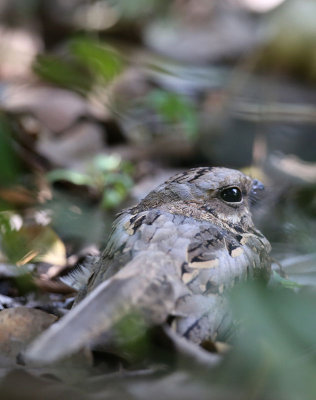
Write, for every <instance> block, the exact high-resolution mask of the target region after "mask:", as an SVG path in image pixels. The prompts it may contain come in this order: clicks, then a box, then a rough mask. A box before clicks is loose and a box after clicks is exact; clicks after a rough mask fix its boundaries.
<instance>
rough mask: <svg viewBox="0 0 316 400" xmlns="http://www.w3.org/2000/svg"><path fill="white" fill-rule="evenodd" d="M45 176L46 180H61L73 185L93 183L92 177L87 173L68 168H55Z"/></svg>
mask: <svg viewBox="0 0 316 400" xmlns="http://www.w3.org/2000/svg"><path fill="white" fill-rule="evenodd" d="M46 176H47V179H48V181H49V182H52V183H54V182H57V181H62V180H63V181H67V182H71V183H73V184H74V185H93V179H92V178H91V177H90V176H89V175H86V174H82V173H80V172H76V171H72V170H70V169H55V170H53V171H51V172H49V173H48V174H47V175H46Z"/></svg>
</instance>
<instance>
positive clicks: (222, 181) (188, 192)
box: [140, 167, 264, 228]
mask: <svg viewBox="0 0 316 400" xmlns="http://www.w3.org/2000/svg"><path fill="white" fill-rule="evenodd" d="M263 189H264V186H263V184H262V183H261V182H259V181H258V180H255V179H252V178H250V177H249V176H247V175H245V174H243V173H242V172H240V171H237V170H234V169H229V168H221V167H206V168H193V169H190V170H189V171H187V172H183V173H180V174H177V175H175V176H173V177H171V178H170V179H169V180H167V181H166V182H165V183H163V184H161V185H160V186H158V187H157V188H156V189H155V190H153V191H152V192H150V193H149V194H148V196H147V197H145V199H144V200H143V201H142V202H141V203H140V206H144V207H145V208H147V209H148V208H154V207H160V208H163V209H167V210H169V211H170V212H172V213H180V214H184V215H188V216H194V217H197V215H196V210H199V215H200V218H201V219H208V216H212V217H214V218H217V219H219V220H221V221H223V222H225V223H227V224H228V225H237V224H241V225H244V226H245V228H247V227H249V226H252V225H253V223H252V219H251V213H250V208H251V206H252V205H253V203H254V202H255V201H256V200H257V199H258V197H260V192H262V191H263ZM193 210H195V211H193ZM191 211H192V212H191Z"/></svg>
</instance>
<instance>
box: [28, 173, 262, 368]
mask: <svg viewBox="0 0 316 400" xmlns="http://www.w3.org/2000/svg"><path fill="white" fill-rule="evenodd" d="M262 190H263V185H262V184H261V183H260V182H259V181H257V180H253V179H251V178H250V177H248V176H246V175H244V174H243V173H241V172H239V171H237V170H233V169H227V168H219V167H206V168H194V169H191V170H189V171H187V172H183V173H180V174H177V175H176V176H173V177H171V178H170V179H169V180H168V181H166V182H165V183H163V184H161V185H160V186H158V187H157V188H156V189H155V190H153V191H151V192H150V193H149V194H148V195H147V196H146V197H145V198H144V199H143V200H142V201H140V203H139V204H138V205H136V206H135V207H131V208H129V209H127V210H124V211H122V212H121V213H120V214H119V215H118V217H117V219H116V220H115V222H114V226H113V231H112V233H111V236H110V239H109V241H108V243H107V246H106V248H105V250H104V252H103V254H102V256H101V257H100V259H99V261H98V262H97V263H96V264H95V265H94V266H93V271H92V274H91V276H90V278H89V280H88V283H87V284H86V285H85V287H84V288H83V289H81V290H80V291H79V294H78V297H77V301H76V305H75V306H74V307H73V309H72V310H71V311H70V312H69V313H68V314H67V315H66V316H65V317H63V318H62V319H61V320H59V321H58V322H57V323H56V324H54V325H53V326H52V327H50V328H49V329H48V330H47V331H45V332H44V333H43V334H42V335H41V336H40V337H39V338H38V339H37V340H35V342H34V343H33V344H32V345H31V347H30V348H29V349H28V351H27V357H28V358H29V359H33V360H40V361H42V362H50V361H54V360H56V359H58V358H61V357H63V356H65V355H68V354H71V353H73V352H75V351H76V350H78V349H79V348H81V347H83V346H84V345H86V344H87V343H91V342H93V341H95V340H97V339H98V337H100V335H101V334H103V336H104V335H105V336H104V337H106V334H107V333H110V332H111V330H113V327H114V326H115V325H116V324H118V323H119V321H120V320H122V319H123V318H124V317H125V316H127V315H129V314H132V313H134V312H137V313H138V314H139V315H141V316H142V319H143V321H144V324H145V326H148V327H150V326H154V325H160V324H164V323H167V321H168V323H169V324H171V327H172V329H174V330H175V331H176V332H177V333H178V334H179V335H181V336H184V337H186V338H187V339H189V340H191V341H193V342H195V343H197V344H201V343H203V342H204V341H208V340H214V339H215V338H216V336H217V335H218V334H220V333H221V331H223V330H225V329H226V327H227V323H226V322H227V321H226V319H227V304H226V298H225V293H226V291H227V289H229V288H232V287H233V286H234V284H235V283H236V282H240V281H244V280H246V279H248V278H255V277H256V276H259V275H260V276H266V277H268V276H269V274H270V258H269V252H270V244H269V242H268V240H267V239H266V238H265V237H264V236H263V235H262V234H261V232H260V231H258V230H257V229H256V228H255V226H254V224H253V221H252V216H251V212H250V208H251V205H252V202H253V201H254V200H255V199H256V198H257V197H258V195H259V194H260V193H259V192H260V191H262ZM109 335H110V334H109Z"/></svg>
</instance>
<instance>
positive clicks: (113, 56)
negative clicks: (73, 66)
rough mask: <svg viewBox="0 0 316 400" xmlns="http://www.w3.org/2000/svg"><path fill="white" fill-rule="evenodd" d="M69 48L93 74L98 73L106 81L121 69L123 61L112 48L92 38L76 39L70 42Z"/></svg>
mask: <svg viewBox="0 0 316 400" xmlns="http://www.w3.org/2000/svg"><path fill="white" fill-rule="evenodd" d="M70 50H71V52H72V54H74V55H75V56H76V58H77V59H78V60H80V61H81V62H82V63H83V65H85V66H87V67H89V69H90V70H91V72H92V73H93V74H98V75H99V76H101V77H102V78H103V79H104V80H105V81H106V82H110V81H111V80H112V79H113V78H115V77H116V76H117V75H118V74H119V73H120V72H121V71H122V69H123V62H122V60H121V58H120V56H119V54H118V53H117V52H116V51H115V50H114V49H112V48H110V47H109V46H106V45H104V44H101V43H100V42H97V41H93V40H92V39H87V38H84V39H76V40H74V41H72V43H71V44H70Z"/></svg>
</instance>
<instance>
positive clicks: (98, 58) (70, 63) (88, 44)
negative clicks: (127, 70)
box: [33, 37, 123, 94]
mask: <svg viewBox="0 0 316 400" xmlns="http://www.w3.org/2000/svg"><path fill="white" fill-rule="evenodd" d="M33 69H34V72H35V73H36V74H37V75H38V76H40V77H41V78H43V79H44V80H47V81H50V82H52V83H55V84H57V85H59V86H62V87H66V88H68V89H71V90H75V91H78V92H80V93H82V94H86V93H87V92H89V91H90V89H91V88H92V86H93V84H94V83H96V82H98V84H101V83H104V84H107V83H109V82H110V81H111V80H112V79H114V78H115V77H116V76H117V75H118V74H119V73H121V72H122V69H123V61H122V59H121V56H120V55H119V53H117V52H116V51H115V50H114V49H113V48H111V47H109V46H107V45H106V44H104V43H101V42H100V41H98V40H95V39H92V38H89V37H81V38H75V39H71V40H70V41H69V42H68V44H67V57H66V56H63V55H60V56H58V55H49V54H41V55H38V57H37V59H36V62H35V63H34V65H33Z"/></svg>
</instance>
